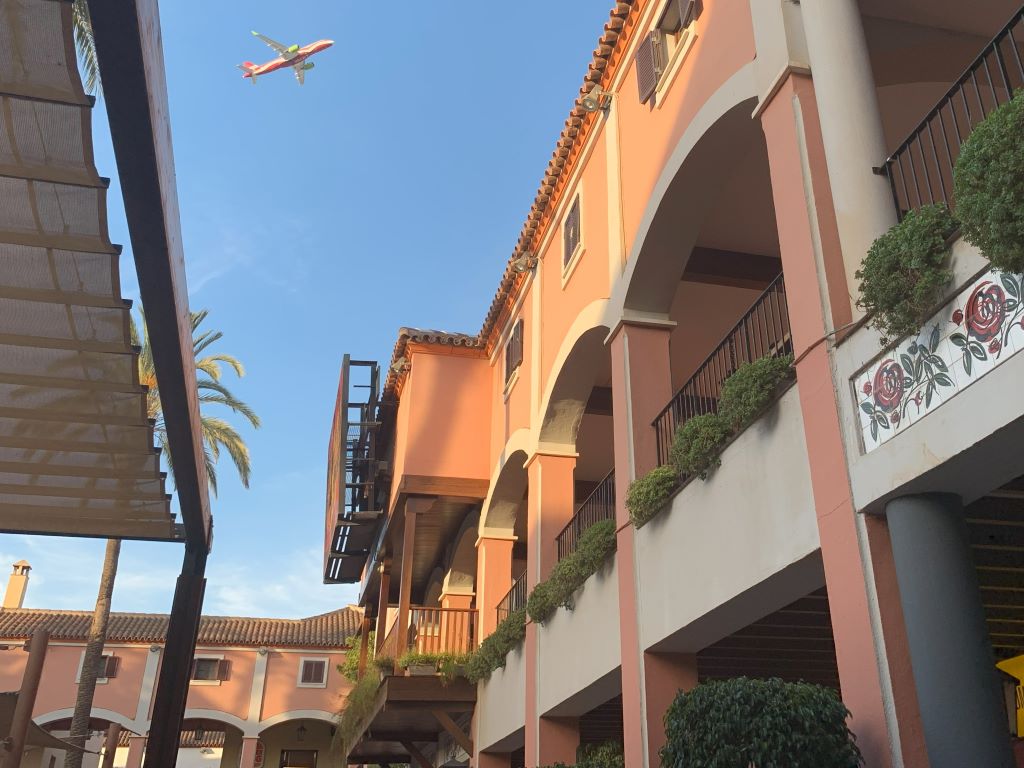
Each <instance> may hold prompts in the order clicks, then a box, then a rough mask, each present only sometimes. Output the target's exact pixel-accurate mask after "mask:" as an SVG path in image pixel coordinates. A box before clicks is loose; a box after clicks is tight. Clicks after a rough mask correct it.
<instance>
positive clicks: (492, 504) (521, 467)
mask: <svg viewBox="0 0 1024 768" xmlns="http://www.w3.org/2000/svg"><path fill="white" fill-rule="evenodd" d="M528 445H529V434H528V433H527V432H526V430H524V429H520V430H517V431H516V433H515V434H514V435H513V439H511V440H509V445H507V446H506V450H505V452H504V453H505V454H506V455H507V458H506V459H505V460H504V461H503V462H502V463H501V466H500V467H499V468H498V469H496V470H495V473H494V476H493V477H492V479H491V486H490V490H489V491H488V494H487V498H486V499H485V500H484V507H483V512H482V513H481V515H480V525H479V529H478V534H479V535H480V536H482V537H483V536H496V537H499V538H507V537H511V536H513V535H514V534H513V531H514V530H515V527H516V517H517V516H518V515H519V508H520V507H521V506H522V503H523V497H524V496H525V495H526V488H527V474H526V466H525V465H526V459H527V457H528V455H529V453H528V448H527V446H528Z"/></svg>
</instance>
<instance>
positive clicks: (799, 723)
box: [661, 677, 863, 768]
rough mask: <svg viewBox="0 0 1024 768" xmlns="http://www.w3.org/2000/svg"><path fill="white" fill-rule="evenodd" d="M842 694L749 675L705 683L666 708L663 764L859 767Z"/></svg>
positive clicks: (732, 767)
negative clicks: (749, 677) (748, 676)
mask: <svg viewBox="0 0 1024 768" xmlns="http://www.w3.org/2000/svg"><path fill="white" fill-rule="evenodd" d="M849 715H850V713H849V711H847V709H846V707H845V706H844V705H843V702H842V700H841V699H840V698H839V694H837V693H836V692H835V691H833V690H832V689H830V688H824V687H822V686H820V685H811V684H809V683H786V682H783V681H782V680H779V679H777V678H773V679H771V680H751V679H748V678H745V677H740V678H734V679H731V680H721V681H714V682H708V683H701V684H700V685H698V686H697V687H696V688H694V689H693V690H691V691H690V692H689V693H682V692H681V693H680V694H679V695H678V696H677V697H676V699H675V701H674V702H673V703H672V706H670V707H669V709H668V712H666V713H665V738H666V743H665V746H664V747H663V748H662V750H661V764H662V765H663V766H686V767H687V768H748V766H758V768H767V767H768V766H786V768H857V766H860V765H862V764H863V761H862V759H861V755H860V750H859V749H857V745H856V742H855V741H854V737H853V734H852V733H851V732H850V729H849V728H848V727H847V725H846V719H847V718H848V717H849Z"/></svg>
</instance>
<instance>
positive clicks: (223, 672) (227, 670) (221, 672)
mask: <svg viewBox="0 0 1024 768" xmlns="http://www.w3.org/2000/svg"><path fill="white" fill-rule="evenodd" d="M230 677H231V661H230V660H228V659H221V660H220V661H218V662H217V679H218V680H227V679H228V678H230Z"/></svg>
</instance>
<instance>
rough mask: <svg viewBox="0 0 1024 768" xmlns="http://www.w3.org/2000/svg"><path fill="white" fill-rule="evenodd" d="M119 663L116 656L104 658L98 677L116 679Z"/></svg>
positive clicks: (119, 660)
mask: <svg viewBox="0 0 1024 768" xmlns="http://www.w3.org/2000/svg"><path fill="white" fill-rule="evenodd" d="M120 662H121V659H119V658H118V657H117V656H104V657H103V666H102V668H101V670H100V677H105V678H107V679H108V680H109V679H110V678H112V677H117V668H118V666H120Z"/></svg>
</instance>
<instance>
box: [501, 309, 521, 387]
mask: <svg viewBox="0 0 1024 768" xmlns="http://www.w3.org/2000/svg"><path fill="white" fill-rule="evenodd" d="M522 362H523V319H522V318H519V319H518V320H517V321H516V324H515V325H514V326H513V327H512V334H511V335H510V336H509V337H508V341H507V342H505V383H506V384H508V382H509V379H511V378H512V374H513V373H515V372H516V369H517V368H519V366H520V365H522Z"/></svg>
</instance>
